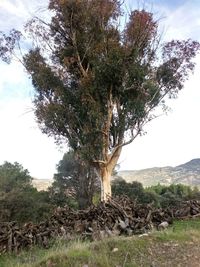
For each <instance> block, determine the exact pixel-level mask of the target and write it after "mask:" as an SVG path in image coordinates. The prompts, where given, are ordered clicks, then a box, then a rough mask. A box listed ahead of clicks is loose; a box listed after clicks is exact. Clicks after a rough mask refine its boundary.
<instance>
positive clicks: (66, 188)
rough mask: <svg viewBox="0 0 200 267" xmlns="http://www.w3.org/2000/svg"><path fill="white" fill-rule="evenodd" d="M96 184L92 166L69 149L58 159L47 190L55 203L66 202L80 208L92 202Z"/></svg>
mask: <svg viewBox="0 0 200 267" xmlns="http://www.w3.org/2000/svg"><path fill="white" fill-rule="evenodd" d="M98 184H99V183H98V178H97V175H96V173H95V171H94V168H92V167H91V166H89V165H86V164H85V163H83V162H82V161H81V160H80V159H79V158H77V157H76V155H75V153H74V152H73V151H72V150H70V151H69V152H67V153H65V154H64V156H63V158H62V160H60V161H59V163H58V165H57V173H56V174H55V175H54V182H53V184H52V187H51V188H50V189H49V192H50V194H51V200H52V202H53V203H55V204H56V205H59V206H64V205H66V204H67V205H69V206H72V207H74V208H77V206H78V207H79V208H80V209H82V208H86V207H88V206H90V205H91V204H92V199H93V196H94V193H96V192H97V191H98V189H99V186H98Z"/></svg>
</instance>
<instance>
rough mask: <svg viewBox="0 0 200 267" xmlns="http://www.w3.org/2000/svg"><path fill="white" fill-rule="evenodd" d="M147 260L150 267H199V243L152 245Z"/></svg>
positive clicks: (173, 242)
mask: <svg viewBox="0 0 200 267" xmlns="http://www.w3.org/2000/svg"><path fill="white" fill-rule="evenodd" d="M147 258H148V262H149V264H150V265H149V266H151V267H164V266H165V267H200V242H199V241H188V242H184V243H183V244H180V243H179V244H178V243H176V242H175V241H170V242H166V243H162V244H161V243H158V244H155V243H152V246H150V247H149V248H148V256H147ZM141 266H142V265H141Z"/></svg>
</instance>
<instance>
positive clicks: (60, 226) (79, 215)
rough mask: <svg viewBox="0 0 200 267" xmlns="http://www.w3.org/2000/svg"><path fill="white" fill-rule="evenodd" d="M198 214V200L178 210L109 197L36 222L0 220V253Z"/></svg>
mask: <svg viewBox="0 0 200 267" xmlns="http://www.w3.org/2000/svg"><path fill="white" fill-rule="evenodd" d="M198 215H200V202H198V201H188V202H184V203H182V205H181V206H180V207H179V209H165V210H163V209H156V208H155V207H153V205H150V204H148V205H141V204H138V203H136V202H134V201H131V200H130V199H129V198H127V197H123V198H118V199H111V200H110V201H109V202H108V203H100V204H99V205H98V206H91V207H90V208H88V209H86V210H79V211H75V210H72V209H70V208H69V207H65V208H57V209H56V210H55V212H54V214H53V215H52V216H51V217H50V218H49V219H48V220H46V221H44V222H41V223H39V224H33V223H26V224H25V225H23V226H21V227H19V226H18V225H17V223H16V222H10V223H0V254H1V253H5V252H12V251H14V252H18V251H20V250H21V249H23V248H30V247H32V246H33V245H36V244H37V245H41V246H43V247H45V248H47V247H48V246H49V242H50V240H52V239H53V238H56V237H62V238H66V239H67V240H68V239H72V238H74V237H76V236H79V237H82V238H90V239H91V240H94V239H95V240H96V239H102V238H104V237H107V236H115V235H121V234H126V235H132V234H140V233H145V232H147V231H150V230H151V229H152V228H153V227H156V228H159V225H161V224H162V223H163V222H166V223H172V220H173V218H186V217H191V216H196V217H197V216H198Z"/></svg>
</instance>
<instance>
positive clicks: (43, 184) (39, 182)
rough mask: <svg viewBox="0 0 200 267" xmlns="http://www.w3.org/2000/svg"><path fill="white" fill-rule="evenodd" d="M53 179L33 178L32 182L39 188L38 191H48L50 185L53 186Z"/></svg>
mask: <svg viewBox="0 0 200 267" xmlns="http://www.w3.org/2000/svg"><path fill="white" fill-rule="evenodd" d="M52 182H53V180H50V179H37V178H33V180H32V184H33V187H35V188H37V190H38V191H42V190H44V191H46V190H47V189H48V187H50V186H51V184H52Z"/></svg>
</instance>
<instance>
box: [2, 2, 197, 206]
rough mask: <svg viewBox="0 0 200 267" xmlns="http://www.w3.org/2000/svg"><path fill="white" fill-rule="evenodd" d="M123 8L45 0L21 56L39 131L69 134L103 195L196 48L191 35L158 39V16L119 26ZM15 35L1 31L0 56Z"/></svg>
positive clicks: (137, 16)
mask: <svg viewBox="0 0 200 267" xmlns="http://www.w3.org/2000/svg"><path fill="white" fill-rule="evenodd" d="M122 7H123V5H122V1H120V0H50V2H49V7H48V9H49V11H50V12H51V14H52V18H51V20H49V21H48V22H47V21H44V20H41V19H39V18H33V19H32V20H31V21H29V22H28V23H27V25H26V31H27V32H28V33H29V36H30V37H31V39H32V41H33V47H32V48H31V49H30V50H29V51H28V52H27V53H26V55H25V56H24V57H23V59H22V63H23V64H24V66H25V68H26V70H27V71H28V73H29V75H30V77H31V79H32V83H33V86H34V88H35V99H34V105H35V115H36V118H37V121H38V123H39V125H40V127H41V129H42V131H43V132H44V133H46V134H48V135H51V136H54V137H55V138H56V139H57V140H59V139H60V138H64V139H66V140H68V143H69V145H70V147H71V148H73V150H74V151H75V152H76V153H77V154H78V155H79V157H81V158H83V159H84V160H86V161H87V162H88V163H89V164H91V165H92V166H94V167H95V168H96V170H97V172H98V173H99V176H100V178H101V182H102V200H105V201H106V200H107V199H108V198H109V197H110V196H111V186H110V176H111V173H112V171H113V168H114V167H115V165H116V163H117V161H118V159H119V156H120V153H121V151H122V148H123V146H125V145H128V144H130V143H131V142H132V141H133V140H134V139H135V138H136V136H138V135H139V134H141V132H142V128H143V126H144V124H146V123H147V122H148V121H150V120H151V119H152V118H153V117H154V114H155V113H154V110H155V108H156V107H158V106H161V105H164V99H165V97H166V96H169V97H175V96H177V94H178V92H179V90H180V89H182V88H183V84H184V82H185V80H186V79H187V78H188V74H189V72H190V71H192V70H193V68H194V63H193V62H192V59H193V58H194V57H195V55H196V53H197V51H198V49H199V43H198V42H195V41H192V40H186V41H179V40H177V41H175V40H172V41H171V42H168V43H164V44H161V42H160V35H159V32H158V21H156V20H155V19H154V18H153V14H152V13H149V12H147V11H145V10H134V11H132V12H130V16H129V19H128V21H127V23H122V24H121V25H120V17H122V16H123V11H122ZM19 37H20V34H19V32H17V31H13V32H12V36H11V37H10V39H9V37H6V36H5V35H3V36H2V39H1V43H2V47H1V50H0V53H1V55H2V57H3V58H4V60H7V59H8V57H9V53H10V51H11V50H12V49H13V48H14V46H15V44H16V43H17V42H18V39H19ZM6 38H7V39H6ZM5 44H6V45H5Z"/></svg>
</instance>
